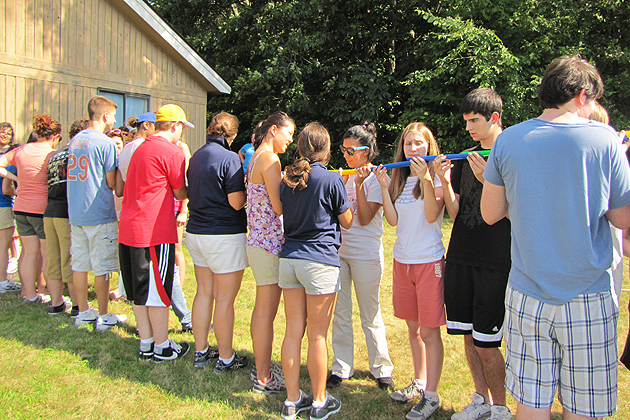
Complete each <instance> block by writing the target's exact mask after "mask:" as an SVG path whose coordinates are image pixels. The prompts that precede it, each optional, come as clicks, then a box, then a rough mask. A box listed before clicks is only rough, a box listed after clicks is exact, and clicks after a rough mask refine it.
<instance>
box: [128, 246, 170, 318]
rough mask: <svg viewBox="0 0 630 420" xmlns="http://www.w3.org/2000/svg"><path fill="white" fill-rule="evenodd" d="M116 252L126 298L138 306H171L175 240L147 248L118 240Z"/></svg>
mask: <svg viewBox="0 0 630 420" xmlns="http://www.w3.org/2000/svg"><path fill="white" fill-rule="evenodd" d="M118 252H119V258H120V271H121V274H122V278H123V283H124V284H125V291H126V292H127V298H128V299H129V300H130V301H132V302H133V303H134V304H136V305H141V306H155V307H169V306H171V296H172V293H173V274H174V273H175V244H162V245H156V246H152V247H148V248H136V247H133V246H128V245H123V244H119V248H118Z"/></svg>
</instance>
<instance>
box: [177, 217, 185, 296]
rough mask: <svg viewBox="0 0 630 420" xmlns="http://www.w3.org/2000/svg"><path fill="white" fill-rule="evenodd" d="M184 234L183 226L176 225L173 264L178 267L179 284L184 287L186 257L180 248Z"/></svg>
mask: <svg viewBox="0 0 630 420" xmlns="http://www.w3.org/2000/svg"><path fill="white" fill-rule="evenodd" d="M183 235H184V226H177V238H178V242H177V243H176V244H175V265H176V266H177V267H179V285H180V286H182V287H184V280H186V258H185V257H184V250H183V249H182V238H183Z"/></svg>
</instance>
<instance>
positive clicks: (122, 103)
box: [98, 89, 150, 126]
mask: <svg viewBox="0 0 630 420" xmlns="http://www.w3.org/2000/svg"><path fill="white" fill-rule="evenodd" d="M98 94H99V95H103V96H105V97H107V98H109V99H111V100H112V101H114V102H116V105H117V106H118V109H117V110H116V121H117V123H116V125H117V126H121V125H123V124H125V123H126V122H127V118H129V117H139V116H140V114H144V113H145V112H148V111H149V99H150V97H149V96H147V95H138V94H136V93H125V92H116V91H110V90H102V89H99V90H98Z"/></svg>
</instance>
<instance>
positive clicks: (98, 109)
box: [87, 95, 118, 121]
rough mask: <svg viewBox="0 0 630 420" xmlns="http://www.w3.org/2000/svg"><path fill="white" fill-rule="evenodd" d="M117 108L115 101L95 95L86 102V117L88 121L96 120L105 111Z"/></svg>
mask: <svg viewBox="0 0 630 420" xmlns="http://www.w3.org/2000/svg"><path fill="white" fill-rule="evenodd" d="M117 108H118V105H116V102H114V101H112V100H111V99H109V98H106V97H104V96H100V95H97V96H95V97H93V98H92V99H90V102H88V106H87V109H88V117H89V118H90V121H98V120H100V119H101V117H102V116H103V114H105V113H106V112H112V111H115V110H116V109H117Z"/></svg>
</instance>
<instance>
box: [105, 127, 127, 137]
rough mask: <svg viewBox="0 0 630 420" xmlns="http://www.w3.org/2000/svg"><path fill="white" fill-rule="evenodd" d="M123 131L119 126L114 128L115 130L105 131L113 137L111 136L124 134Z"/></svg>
mask: <svg viewBox="0 0 630 420" xmlns="http://www.w3.org/2000/svg"><path fill="white" fill-rule="evenodd" d="M122 134H123V132H122V131H120V130H119V129H117V128H114V129H113V130H109V131H108V132H107V133H105V135H106V136H108V137H111V136H122Z"/></svg>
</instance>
